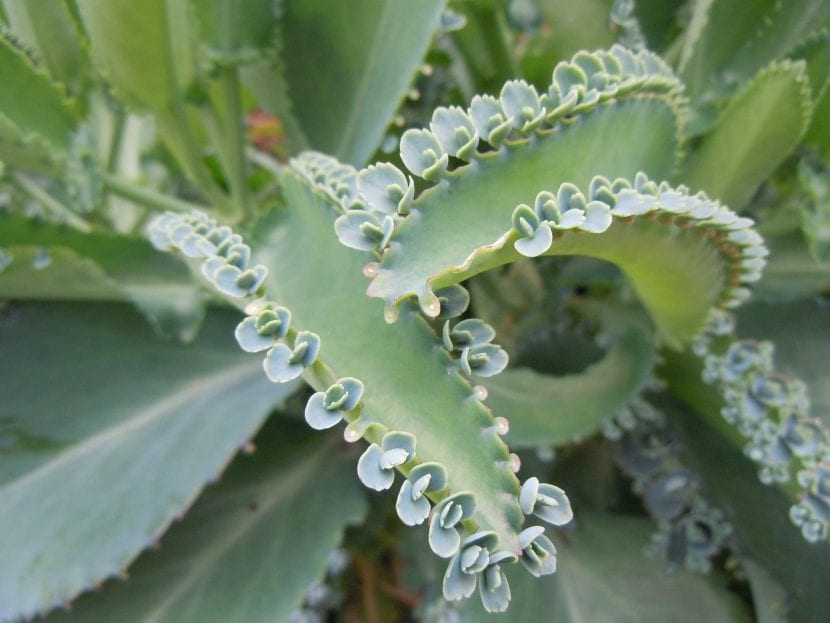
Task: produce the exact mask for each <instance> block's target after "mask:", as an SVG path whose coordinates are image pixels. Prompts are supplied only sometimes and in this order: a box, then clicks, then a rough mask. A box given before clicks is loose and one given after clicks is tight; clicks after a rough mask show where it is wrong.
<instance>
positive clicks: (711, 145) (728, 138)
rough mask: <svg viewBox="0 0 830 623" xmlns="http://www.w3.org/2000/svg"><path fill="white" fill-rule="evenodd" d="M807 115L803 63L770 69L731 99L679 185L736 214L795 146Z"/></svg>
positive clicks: (807, 91) (808, 98)
mask: <svg viewBox="0 0 830 623" xmlns="http://www.w3.org/2000/svg"><path fill="white" fill-rule="evenodd" d="M811 115H812V94H811V91H810V81H809V79H808V77H807V74H806V68H805V65H804V63H803V62H801V61H798V62H789V61H784V62H781V63H773V64H772V65H769V66H768V67H766V68H765V69H763V70H762V71H760V72H759V73H758V74H757V75H756V76H755V78H753V80H752V82H751V83H750V84H749V85H748V86H747V87H746V88H745V89H744V90H743V91H742V92H741V93H740V94H739V95H737V96H736V97H735V98H734V99H733V100H732V101H731V103H730V105H729V107H728V108H727V109H726V110H725V111H724V112H723V114H722V115H721V117H720V119H719V121H718V124H717V126H716V127H715V128H714V129H713V130H712V132H711V133H710V134H708V135H707V136H706V137H705V138H704V139H703V142H702V144H701V146H700V148H699V149H698V150H697V152H696V153H695V154H694V155H693V156H692V157H691V159H690V161H689V163H688V165H687V166H686V170H685V172H684V173H683V174H682V175H681V176H680V181H682V182H683V183H685V184H688V185H689V186H691V187H692V188H693V189H694V190H698V189H702V190H705V191H706V192H707V193H709V194H710V195H711V196H713V197H717V198H719V199H720V200H721V201H723V202H724V203H725V204H726V205H728V206H730V207H731V208H732V209H734V210H740V209H741V208H742V207H744V205H745V204H746V202H747V201H749V199H750V198H751V197H752V194H753V193H754V192H755V190H756V189H757V188H758V186H759V185H760V184H761V182H763V181H764V180H765V179H766V178H767V177H768V176H769V175H770V173H772V172H773V170H775V168H776V167H777V166H778V165H779V164H780V163H781V162H782V161H783V160H784V159H785V158H786V157H787V156H788V155H789V154H790V152H792V150H793V149H795V147H796V145H798V142H799V141H800V140H801V137H802V136H803V134H804V132H805V131H806V129H807V125H808V124H809V122H810V118H811Z"/></svg>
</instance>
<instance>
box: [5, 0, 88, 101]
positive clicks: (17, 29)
mask: <svg viewBox="0 0 830 623" xmlns="http://www.w3.org/2000/svg"><path fill="white" fill-rule="evenodd" d="M3 11H4V12H5V14H6V19H7V20H8V21H9V26H10V28H11V30H12V32H14V35H15V37H18V38H19V39H20V41H21V42H22V43H23V44H24V45H25V46H26V47H27V48H28V49H30V50H31V51H32V52H33V53H34V54H35V55H36V56H37V58H38V59H40V60H41V61H42V62H43V64H44V66H45V67H46V68H47V69H48V70H49V73H50V74H51V76H52V78H54V79H55V80H57V81H58V82H61V83H63V84H65V85H66V86H67V87H72V86H77V85H78V83H79V82H80V80H81V77H82V75H83V74H84V73H85V71H86V65H85V62H86V58H85V57H84V53H83V51H82V50H81V46H80V41H79V38H78V33H77V31H76V27H75V24H74V23H73V18H72V15H71V13H70V10H69V8H68V7H67V3H66V2H64V1H63V0H55V1H52V2H31V1H30V0H3Z"/></svg>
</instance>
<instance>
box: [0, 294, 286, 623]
mask: <svg viewBox="0 0 830 623" xmlns="http://www.w3.org/2000/svg"><path fill="white" fill-rule="evenodd" d="M234 320H235V318H233V317H232V316H229V315H228V314H226V313H215V314H211V316H210V317H209V318H208V320H207V322H206V323H205V326H204V329H203V330H202V333H201V335H200V337H199V339H198V340H196V341H195V342H194V343H193V344H191V345H189V346H183V345H181V344H179V343H175V342H168V341H161V340H160V339H158V338H157V337H155V336H154V335H153V334H152V332H151V331H150V330H149V328H148V327H147V325H146V324H145V323H144V322H143V321H142V319H141V317H140V316H139V315H138V314H136V313H135V312H134V311H132V310H131V309H130V308H129V307H125V306H116V305H110V304H83V305H81V304H68V303H54V302H53V303H49V304H10V305H9V306H7V307H6V308H5V310H4V315H3V317H2V320H0V342H2V344H3V349H2V350H1V351H0V370H2V371H3V372H2V374H0V394H2V395H3V397H4V398H3V402H2V405H0V441H1V442H2V443H0V474H2V476H0V499H2V500H3V504H2V506H0V557H2V559H3V565H2V566H1V567H0V620H3V621H8V620H17V619H19V618H30V617H32V616H34V615H35V614H37V613H39V612H43V611H45V610H48V609H50V608H53V607H55V606H58V605H61V604H63V603H64V602H66V601H67V600H69V599H72V598H73V597H74V596H75V595H77V594H78V593H79V592H81V591H83V590H86V589H89V588H90V587H92V586H93V585H95V584H97V583H99V582H101V581H103V580H104V579H106V578H108V577H111V576H114V575H117V574H118V573H119V572H121V571H122V570H123V569H124V568H125V567H126V565H128V564H129V563H130V562H131V561H132V560H133V559H134V558H135V556H136V555H137V554H138V553H139V552H140V551H141V550H143V549H145V548H146V547H148V546H150V545H151V544H152V543H153V542H154V541H155V540H156V539H158V538H159V536H160V535H161V534H162V533H163V532H164V531H165V530H166V529H167V527H168V526H169V525H170V523H171V522H172V521H173V519H174V518H175V517H177V516H178V515H180V514H181V513H182V512H183V511H184V510H185V509H186V508H187V507H188V506H189V505H190V504H191V503H192V501H193V500H194V498H195V497H196V495H197V494H198V492H199V491H200V489H201V488H202V487H203V486H204V485H205V484H206V483H208V482H210V481H211V480H213V479H214V478H216V477H217V475H218V474H219V473H220V472H221V471H222V469H223V467H224V465H225V464H226V463H227V462H228V460H229V459H230V458H231V456H233V454H234V453H235V452H236V450H237V449H238V448H239V447H240V446H242V445H244V444H245V443H246V442H247V441H248V440H249V439H250V438H251V436H252V435H253V434H254V433H255V432H256V430H257V429H258V428H259V426H260V425H261V424H262V422H263V420H264V419H265V417H266V416H267V415H268V413H269V412H270V410H271V409H272V408H273V407H274V406H275V405H276V404H277V403H279V402H280V401H281V400H283V399H284V398H285V397H287V396H288V395H289V394H290V393H291V391H293V389H294V387H295V386H294V385H287V386H282V387H279V388H275V387H274V386H273V385H272V384H270V383H269V382H268V381H267V379H265V378H264V376H263V374H262V368H261V366H260V365H259V364H258V362H256V361H252V360H251V359H250V358H248V357H246V356H245V355H244V353H239V352H238V349H237V348H236V345H235V344H234V343H233V339H232V337H231V336H232V332H233V322H234ZM45 387H48V391H45V389H44V388H45ZM32 509H37V512H36V513H33V512H32ZM22 518H25V521H23V520H22Z"/></svg>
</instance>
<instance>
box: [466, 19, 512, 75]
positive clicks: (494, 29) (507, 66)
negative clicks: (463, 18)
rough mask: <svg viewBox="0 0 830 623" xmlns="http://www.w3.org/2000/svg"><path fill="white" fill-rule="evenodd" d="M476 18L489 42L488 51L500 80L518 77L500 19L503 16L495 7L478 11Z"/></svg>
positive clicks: (485, 39) (485, 38)
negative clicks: (507, 77) (503, 77)
mask: <svg viewBox="0 0 830 623" xmlns="http://www.w3.org/2000/svg"><path fill="white" fill-rule="evenodd" d="M475 16H476V21H477V22H478V26H479V28H481V32H482V34H483V35H484V41H487V44H488V46H487V49H488V50H489V52H490V58H491V59H492V61H493V65H494V66H495V68H496V73H497V75H498V76H499V78H501V77H502V76H518V75H519V73H520V72H519V68H518V66H517V65H516V61H515V59H514V58H513V54H512V52H511V50H510V46H509V45H508V44H507V37H506V35H505V30H504V25H503V24H502V21H501V19H500V17H501V14H500V13H499V12H497V11H496V10H495V7H487V8H483V9H482V10H478V11H476V12H475Z"/></svg>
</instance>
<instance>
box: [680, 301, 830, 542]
mask: <svg viewBox="0 0 830 623" xmlns="http://www.w3.org/2000/svg"><path fill="white" fill-rule="evenodd" d="M692 350H693V352H694V354H695V355H696V356H697V357H699V358H700V360H701V361H702V363H703V369H702V371H701V373H700V374H701V380H702V381H703V382H704V383H705V384H707V385H710V386H712V387H713V388H714V389H715V390H716V391H717V392H718V394H719V397H720V399H721V400H722V405H721V406H720V408H719V410H718V414H717V415H718V416H719V417H720V418H722V420H721V421H719V422H716V423H715V424H717V427H718V428H719V429H720V430H721V431H724V433H725V434H726V435H727V436H728V437H729V439H730V440H731V441H732V442H733V443H735V444H736V445H740V446H741V447H742V449H743V452H744V454H745V455H746V456H747V457H749V458H750V459H751V460H752V461H753V462H754V463H756V464H758V465H759V469H758V479H759V480H760V481H761V482H762V483H763V484H765V485H775V486H778V487H779V488H780V489H782V490H783V491H784V492H785V493H786V494H787V496H788V499H789V500H790V501H791V502H792V506H791V507H790V513H789V519H790V521H791V522H792V523H793V524H794V525H795V526H796V528H798V529H799V530H800V531H801V534H802V536H803V537H804V539H805V540H806V541H807V542H808V543H818V542H821V541H827V539H828V538H830V430H828V428H827V426H826V424H825V423H824V422H823V421H822V420H821V418H819V417H816V416H810V414H809V410H810V400H809V398H808V395H807V387H806V385H805V384H804V383H803V382H802V381H801V380H799V379H797V378H792V377H789V376H787V375H784V374H782V373H780V372H778V371H777V370H776V369H775V365H774V360H773V351H774V345H773V344H772V343H771V342H768V341H758V340H751V339H739V338H738V337H737V336H736V335H735V318H734V315H733V314H731V313H729V312H725V311H722V310H713V311H712V314H711V316H710V318H709V319H708V322H707V325H706V326H705V327H704V328H703V330H702V331H701V332H700V333H699V334H698V336H696V338H695V340H694V343H693V345H692ZM674 369H675V365H670V366H669V367H668V369H667V373H668V374H667V379H668V380H669V382H670V383H671V381H673V380H675V378H674ZM680 394H681V397H682V398H683V399H684V400H685V401H687V402H690V403H691V404H694V403H695V402H696V400H693V399H690V397H689V396H688V395H686V394H687V390H686V391H684V390H683V389H681V391H680ZM700 411H701V412H702V413H703V414H704V415H706V416H710V415H714V414H709V410H708V409H700ZM794 475H795V478H793V476H794Z"/></svg>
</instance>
